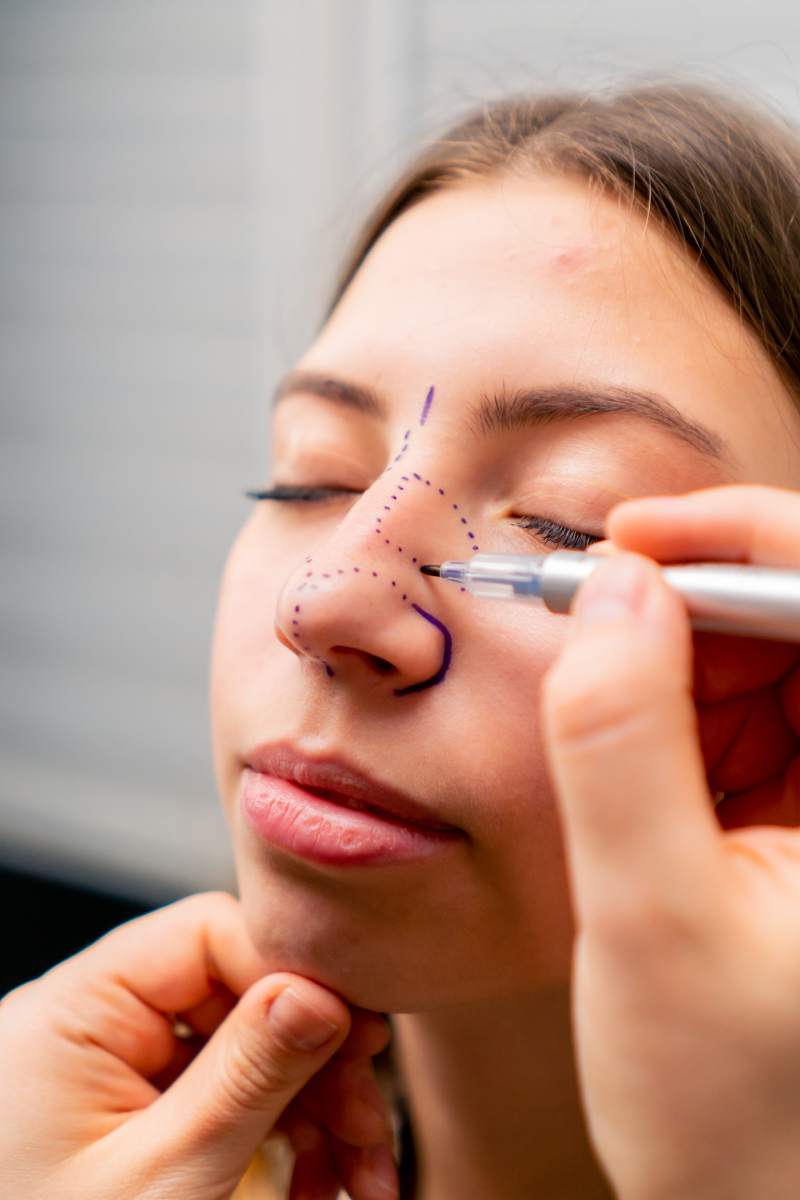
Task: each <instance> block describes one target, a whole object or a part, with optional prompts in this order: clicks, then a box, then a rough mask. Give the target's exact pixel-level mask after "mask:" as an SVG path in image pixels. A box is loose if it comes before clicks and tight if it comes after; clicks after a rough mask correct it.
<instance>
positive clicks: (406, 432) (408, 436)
mask: <svg viewBox="0 0 800 1200" xmlns="http://www.w3.org/2000/svg"><path fill="white" fill-rule="evenodd" d="M410 437H411V430H410V429H407V430H406V431H405V433H404V434H403V441H405V439H406V438H410Z"/></svg>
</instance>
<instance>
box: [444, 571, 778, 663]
mask: <svg viewBox="0 0 800 1200" xmlns="http://www.w3.org/2000/svg"><path fill="white" fill-rule="evenodd" d="M606 557H607V556H606V555H600V554H586V553H585V552H584V551H582V550H553V551H552V552H551V553H550V554H476V555H475V557H474V558H471V559H470V560H469V561H468V562H443V563H438V564H435V565H434V564H428V565H426V566H423V567H420V570H421V571H422V572H423V574H425V575H437V576H439V577H440V578H441V579H449V580H451V581H452V582H453V583H457V584H460V586H461V587H463V588H466V590H467V591H468V592H471V593H472V594H473V596H485V597H488V598H490V599H495V600H515V599H516V600H528V601H541V602H543V603H544V604H545V605H546V606H547V608H549V609H550V611H551V612H556V613H566V612H568V611H569V606H570V602H571V600H572V597H573V596H574V594H575V592H576V591H577V589H578V587H579V586H580V584H581V583H582V582H583V580H584V579H586V578H587V577H588V576H589V575H590V574H591V573H592V571H593V570H594V569H595V567H597V566H598V565H599V564H600V563H601V562H602V561H603V559H604V558H606ZM660 569H661V574H662V575H663V577H664V579H665V581H666V582H667V584H668V585H669V586H670V587H671V588H673V589H674V590H675V591H676V592H678V593H679V594H680V595H681V596H682V597H683V600H684V602H685V604H686V607H687V609H688V611H689V618H690V621H691V625H692V628H693V629H706V630H712V631H714V632H716V633H731V634H738V635H740V636H744V637H757V638H774V639H777V640H779V641H786V642H800V571H793V570H784V569H783V568H778V567H755V566H750V565H749V564H742V563H721V562H702V563H681V564H679V565H675V566H662V567H661V568H660Z"/></svg>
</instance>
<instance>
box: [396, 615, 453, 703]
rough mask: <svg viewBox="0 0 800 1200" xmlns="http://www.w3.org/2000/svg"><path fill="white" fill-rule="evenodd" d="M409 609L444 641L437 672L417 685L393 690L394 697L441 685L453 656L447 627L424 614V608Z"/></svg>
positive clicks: (413, 684)
mask: <svg viewBox="0 0 800 1200" xmlns="http://www.w3.org/2000/svg"><path fill="white" fill-rule="evenodd" d="M411 607H412V608H413V609H414V611H415V612H418V613H419V615H420V616H421V617H424V618H425V620H426V621H430V623H431V625H435V626H436V628H437V629H438V630H439V632H440V633H441V635H442V637H443V639H444V646H443V647H442V661H441V663H440V664H439V669H438V671H436V673H435V674H434V675H431V677H430V679H422V680H421V681H420V682H419V683H412V684H409V686H408V687H404V688H395V689H394V694H395V696H408V695H409V694H410V693H411V692H421V691H422V690H423V689H424V688H429V687H433V686H434V685H435V684H437V683H441V682H442V680H443V679H444V677H445V675H446V674H447V671H448V668H449V666H450V659H451V658H452V656H453V638H452V635H451V633H450V630H449V629H448V628H447V626H446V625H444V624H443V623H442V622H441V621H440V620H438V619H437V618H436V617H434V615H433V614H432V613H429V612H426V611H425V609H424V608H420V606H419V605H418V604H412V605H411Z"/></svg>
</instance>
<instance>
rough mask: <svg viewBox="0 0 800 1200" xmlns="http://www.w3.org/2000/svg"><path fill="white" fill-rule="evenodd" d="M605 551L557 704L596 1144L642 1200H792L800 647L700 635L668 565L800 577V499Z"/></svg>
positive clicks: (583, 599) (724, 490) (563, 662)
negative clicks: (738, 565) (718, 796)
mask: <svg viewBox="0 0 800 1200" xmlns="http://www.w3.org/2000/svg"><path fill="white" fill-rule="evenodd" d="M607 530H608V535H609V538H610V540H611V547H610V548H611V550H612V553H611V554H610V556H609V557H607V558H605V559H604V560H603V561H602V562H601V563H600V564H599V565H598V566H597V568H596V569H595V570H594V571H593V572H592V574H591V576H590V578H588V579H587V580H586V582H585V583H584V584H583V585H582V586H581V588H580V589H579V590H578V593H577V600H576V602H575V604H574V605H573V613H574V620H573V621H570V622H569V623H568V624H567V625H566V626H565V632H566V643H565V646H564V648H563V651H562V653H561V654H560V656H559V658H558V659H557V661H556V662H555V663H554V665H553V666H552V667H551V669H550V671H549V672H548V675H547V676H546V678H545V685H544V695H543V720H544V734H545V743H546V749H547V755H548V762H549V766H550V772H551V777H552V780H553V783H554V787H555V791H556V796H557V801H558V807H559V812H560V816H561V822H562V828H563V833H564V839H565V848H566V856H567V865H568V872H569V877H570V886H571V895H572V900H573V911H574V916H575V922H576V926H577V940H576V943H575V958H574V974H573V987H574V995H573V1020H574V1030H575V1038H576V1052H577V1061H578V1068H579V1073H580V1077H581V1088H582V1095H583V1097H584V1103H585V1107H586V1111H587V1120H588V1125H589V1129H590V1133H591V1136H592V1140H593V1143H594V1145H595V1148H596V1150H597V1153H598V1156H599V1158H600V1160H601V1162H602V1163H603V1166H604V1168H605V1170H606V1171H607V1173H608V1176H609V1178H610V1180H611V1182H612V1184H613V1185H614V1188H615V1194H616V1195H618V1196H619V1197H621V1200H665V1198H666V1197H677V1196H681V1197H683V1196H686V1197H700V1196H702V1197H703V1198H704V1200H717V1198H719V1200H722V1198H723V1197H724V1198H725V1200H739V1198H741V1200H752V1198H753V1197H756V1196H764V1197H767V1196H768V1197H769V1198H770V1200H793V1198H795V1197H797V1196H798V1195H800V1139H798V1136H797V1130H798V1128H800V1006H798V1003H797V997H798V995H800V833H799V832H798V830H797V828H796V827H797V825H798V824H799V823H800V772H799V771H798V747H799V746H800V737H798V730H800V669H799V667H798V665H799V664H800V646H799V645H797V644H794V643H791V644H790V643H784V642H780V641H775V640H752V639H742V638H737V637H731V636H719V635H717V634H713V633H697V634H694V635H692V631H691V628H690V624H689V620H688V617H687V610H686V606H685V604H684V602H683V600H682V599H681V597H680V596H679V595H677V594H676V592H675V590H674V589H672V588H670V587H669V586H668V585H667V584H666V582H665V579H664V577H663V573H662V572H661V571H660V570H659V567H658V566H657V565H656V562H653V561H652V560H653V559H655V560H657V561H660V562H675V561H679V562H687V561H692V560H705V561H714V560H724V561H728V562H731V561H733V562H743V563H750V564H753V565H755V566H764V567H770V568H772V567H776V568H791V569H795V570H796V569H797V568H799V567H800V496H799V495H797V494H795V493H794V492H789V491H783V490H779V489H776V488H766V487H753V486H750V487H747V486H727V487H719V488H711V489H707V490H704V491H699V492H696V493H693V494H690V495H688V496H685V497H665V498H658V499H647V500H641V501H628V502H626V503H624V504H622V505H620V506H618V507H617V508H616V509H614V510H613V512H612V513H611V515H610V518H609V520H608V523H607ZM620 550H621V551H634V552H636V553H616V551H620ZM642 555H646V556H648V557H647V558H644V557H642ZM693 645H694V662H693ZM693 667H694V670H693ZM718 790H719V791H722V792H724V795H725V798H724V800H723V801H722V803H721V804H720V805H719V806H718V808H717V809H716V810H714V808H713V803H712V793H713V792H715V791H718ZM699 1064H702V1066H700V1065H699Z"/></svg>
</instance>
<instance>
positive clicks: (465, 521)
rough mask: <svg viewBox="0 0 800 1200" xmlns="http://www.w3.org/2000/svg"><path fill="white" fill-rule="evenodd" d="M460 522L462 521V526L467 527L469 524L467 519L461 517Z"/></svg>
mask: <svg viewBox="0 0 800 1200" xmlns="http://www.w3.org/2000/svg"><path fill="white" fill-rule="evenodd" d="M459 520H460V522H461V524H462V525H466V523H467V518H466V517H459Z"/></svg>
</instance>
